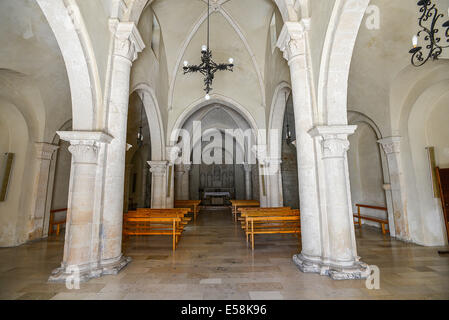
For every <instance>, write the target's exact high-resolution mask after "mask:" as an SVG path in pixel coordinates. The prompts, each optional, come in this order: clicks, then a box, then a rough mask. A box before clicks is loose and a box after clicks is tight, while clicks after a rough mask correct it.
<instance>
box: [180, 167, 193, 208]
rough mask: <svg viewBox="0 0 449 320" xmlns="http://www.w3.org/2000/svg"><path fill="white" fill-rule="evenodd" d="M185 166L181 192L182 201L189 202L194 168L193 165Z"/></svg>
mask: <svg viewBox="0 0 449 320" xmlns="http://www.w3.org/2000/svg"><path fill="white" fill-rule="evenodd" d="M183 166H184V171H185V173H184V175H183V176H182V192H181V200H189V199H190V169H191V168H192V165H191V164H183Z"/></svg>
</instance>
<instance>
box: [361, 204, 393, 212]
mask: <svg viewBox="0 0 449 320" xmlns="http://www.w3.org/2000/svg"><path fill="white" fill-rule="evenodd" d="M355 206H356V207H360V208H367V209H376V210H382V211H388V209H387V208H385V207H378V206H370V205H367V204H359V203H357V204H356V205H355Z"/></svg>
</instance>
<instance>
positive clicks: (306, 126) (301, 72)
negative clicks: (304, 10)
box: [277, 20, 322, 272]
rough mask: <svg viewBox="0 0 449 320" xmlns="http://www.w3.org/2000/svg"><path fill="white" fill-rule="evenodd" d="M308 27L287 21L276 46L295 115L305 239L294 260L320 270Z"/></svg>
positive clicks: (305, 269) (303, 266)
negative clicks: (286, 68) (287, 74)
mask: <svg viewBox="0 0 449 320" xmlns="http://www.w3.org/2000/svg"><path fill="white" fill-rule="evenodd" d="M308 29H309V27H308V24H307V21H304V20H302V22H286V23H285V25H284V27H283V29H282V32H281V34H280V36H279V40H278V43H277V45H278V47H279V48H280V49H281V51H283V53H284V58H285V59H287V61H288V65H289V67H290V76H291V84H292V94H293V108H294V114H295V129H296V146H297V149H296V150H297V159H298V181H299V198H300V210H301V241H302V251H301V254H300V255H299V256H295V261H298V259H300V260H301V261H302V262H301V264H300V265H298V266H299V268H300V269H301V271H303V272H317V271H318V272H319V268H318V265H319V263H320V262H321V257H322V243H321V241H322V240H321V226H320V220H321V219H320V205H319V197H318V192H319V188H318V176H317V161H316V154H315V146H314V140H313V138H312V137H311V136H310V135H309V133H308V132H309V130H311V129H312V128H313V127H314V116H313V108H312V98H311V89H310V88H311V83H310V82H311V81H312V80H311V78H310V75H309V73H310V70H309V69H310V57H308V56H307V46H308V44H307V33H308Z"/></svg>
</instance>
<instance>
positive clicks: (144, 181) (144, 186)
mask: <svg viewBox="0 0 449 320" xmlns="http://www.w3.org/2000/svg"><path fill="white" fill-rule="evenodd" d="M146 165H147V163H146V162H145V161H143V162H142V166H143V169H142V179H141V182H142V187H141V195H140V201H139V204H138V206H139V207H140V208H144V207H145V197H146V190H147V173H148V168H146Z"/></svg>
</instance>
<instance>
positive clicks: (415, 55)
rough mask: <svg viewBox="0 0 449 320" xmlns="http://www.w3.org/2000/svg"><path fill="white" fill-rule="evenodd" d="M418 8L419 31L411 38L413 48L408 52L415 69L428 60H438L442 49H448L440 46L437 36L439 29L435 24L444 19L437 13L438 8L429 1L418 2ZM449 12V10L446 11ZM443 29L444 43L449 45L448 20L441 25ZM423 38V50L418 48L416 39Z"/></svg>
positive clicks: (439, 38)
mask: <svg viewBox="0 0 449 320" xmlns="http://www.w3.org/2000/svg"><path fill="white" fill-rule="evenodd" d="M418 6H419V7H420V9H419V12H420V13H421V16H420V17H419V20H418V21H419V26H420V28H421V30H419V32H418V33H417V34H416V35H414V36H413V39H412V43H413V48H412V49H411V50H410V51H409V52H410V53H411V54H412V64H413V65H414V66H415V67H420V66H422V65H423V64H425V63H426V62H427V61H428V60H429V59H430V58H432V60H438V57H439V56H440V55H441V53H442V52H443V49H445V48H448V47H449V44H448V45H445V46H444V45H441V44H440V43H441V40H442V39H441V37H440V36H439V35H438V33H439V31H440V29H439V28H438V25H437V22H438V20H440V19H441V18H443V17H444V15H443V14H442V13H439V12H438V8H437V7H436V5H435V4H433V3H432V1H431V0H420V1H419V2H418ZM448 11H449V10H448ZM442 26H443V28H446V31H445V37H446V42H447V43H449V20H448V21H446V22H445V23H443V25H442ZM421 35H422V36H423V37H424V41H425V42H427V44H426V46H425V48H423V47H420V46H418V38H419V37H421Z"/></svg>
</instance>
